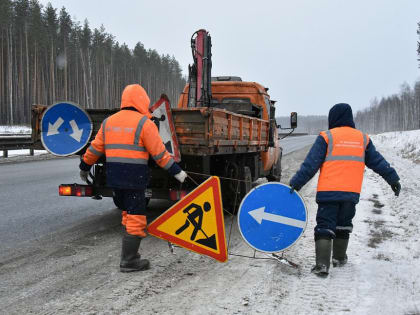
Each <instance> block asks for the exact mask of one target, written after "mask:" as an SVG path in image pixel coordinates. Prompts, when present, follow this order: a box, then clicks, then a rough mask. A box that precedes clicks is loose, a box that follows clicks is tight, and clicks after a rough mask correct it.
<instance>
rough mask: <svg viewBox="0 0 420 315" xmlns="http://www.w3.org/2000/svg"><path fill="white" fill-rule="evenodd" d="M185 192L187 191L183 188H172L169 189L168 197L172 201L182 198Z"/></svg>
mask: <svg viewBox="0 0 420 315" xmlns="http://www.w3.org/2000/svg"><path fill="white" fill-rule="evenodd" d="M187 194H188V192H187V191H185V190H174V189H171V190H169V198H170V199H171V200H172V201H177V200H180V199H182V198H184V197H185V196H186V195H187Z"/></svg>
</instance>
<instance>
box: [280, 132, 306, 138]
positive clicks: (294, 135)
mask: <svg viewBox="0 0 420 315" xmlns="http://www.w3.org/2000/svg"><path fill="white" fill-rule="evenodd" d="M287 134H289V133H288V132H286V133H279V137H281V136H285V135H287ZM307 135H309V134H308V133H307V132H293V133H291V134H290V135H289V136H288V137H299V136H307Z"/></svg>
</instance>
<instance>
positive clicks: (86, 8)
mask: <svg viewBox="0 0 420 315" xmlns="http://www.w3.org/2000/svg"><path fill="white" fill-rule="evenodd" d="M40 2H41V3H43V4H46V3H48V2H51V3H52V5H53V6H54V7H57V8H61V7H62V6H65V7H66V9H67V11H68V12H69V14H70V15H71V16H72V17H74V18H76V19H77V20H79V21H81V22H83V20H84V19H85V18H87V19H88V20H89V22H90V25H91V27H92V28H94V27H100V25H101V24H103V25H104V26H105V28H106V30H107V32H109V33H112V34H113V35H114V36H115V38H116V40H118V41H119V42H120V43H122V42H125V43H127V44H128V46H129V47H130V48H134V45H135V44H136V43H137V42H138V41H140V42H142V43H143V44H144V46H145V47H146V48H153V49H156V50H157V51H158V52H159V53H160V54H169V55H174V56H175V58H176V59H177V60H178V61H179V62H180V64H181V66H182V69H183V71H184V74H187V67H188V64H189V63H191V61H192V58H191V50H190V38H191V35H192V33H194V31H196V30H197V29H200V28H205V29H207V30H208V31H209V32H210V34H211V36H212V41H213V49H212V53H213V70H212V74H213V76H215V75H237V76H240V77H242V79H243V80H247V81H256V82H259V83H261V84H263V85H264V86H267V87H269V89H270V90H269V93H270V95H271V98H272V99H275V100H277V101H278V103H277V113H276V116H280V115H288V114H289V113H290V112H291V111H297V112H298V113H299V114H302V115H309V114H314V115H323V114H327V113H328V110H329V108H330V107H331V106H332V105H334V104H335V103H337V102H347V103H349V104H350V105H352V107H353V110H354V111H355V112H356V111H357V110H359V109H363V108H365V107H367V106H369V104H370V101H371V99H373V98H374V97H375V96H376V97H378V98H380V97H381V96H387V95H390V94H392V93H397V92H398V91H399V89H400V85H401V84H402V83H403V82H408V83H409V84H410V85H411V84H412V83H413V82H414V81H415V80H417V79H419V77H420V76H419V74H420V72H419V69H418V63H417V54H416V48H417V46H416V45H417V39H418V36H417V34H416V30H417V22H420V0H399V1H396V0H352V1H348V0H288V1H284V0H278V1H275V0H273V1H263V0H259V1H255V0H254V1H248V0H242V1H228V0H224V1H221V0H212V1H189V0H188V1H183V0H178V1H164V0H161V1H152V0H149V1H143V0H137V1H129V0H119V1H111V0H67V1H64V0H52V1H40Z"/></svg>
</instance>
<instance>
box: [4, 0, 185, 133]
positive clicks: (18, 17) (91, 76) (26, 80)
mask: <svg viewBox="0 0 420 315" xmlns="http://www.w3.org/2000/svg"><path fill="white" fill-rule="evenodd" d="M131 83H140V84H141V85H142V86H143V87H144V88H145V89H146V91H147V92H148V94H149V96H150V99H151V101H152V102H153V101H156V100H157V99H158V98H159V96H160V94H161V93H165V94H167V95H168V97H169V99H170V101H171V103H174V102H177V100H178V95H179V93H180V92H181V90H182V88H183V87H184V85H185V78H184V77H183V76H182V72H181V68H180V65H179V63H178V61H177V60H176V59H175V58H174V57H173V56H172V57H171V56H169V55H164V54H163V55H160V54H159V53H158V52H157V51H156V50H154V49H146V48H145V47H144V45H143V44H142V43H141V42H138V43H137V44H136V46H135V47H134V49H131V48H129V47H128V46H127V45H126V44H120V43H119V42H118V41H117V40H116V38H114V36H113V35H112V34H110V33H108V32H106V31H105V28H104V27H103V26H102V27H100V28H99V29H97V28H95V29H91V28H90V27H89V22H88V20H85V21H84V23H80V22H78V21H73V20H72V19H71V17H70V14H69V13H68V12H67V11H66V9H65V8H64V7H63V8H61V9H60V10H58V9H56V8H54V7H52V5H51V4H48V5H46V6H45V7H44V6H42V5H41V4H40V3H39V2H38V1H37V0H0V125H29V124H30V117H31V112H30V111H31V106H32V105H34V104H42V105H50V104H53V103H55V102H58V101H62V100H67V101H72V102H75V103H77V104H79V105H81V106H82V107H84V108H116V107H119V104H120V99H121V93H122V90H123V88H124V87H125V86H126V85H127V84H131Z"/></svg>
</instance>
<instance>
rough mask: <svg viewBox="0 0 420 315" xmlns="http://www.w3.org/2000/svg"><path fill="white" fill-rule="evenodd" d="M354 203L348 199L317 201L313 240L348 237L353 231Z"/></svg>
mask: <svg viewBox="0 0 420 315" xmlns="http://www.w3.org/2000/svg"><path fill="white" fill-rule="evenodd" d="M355 214H356V204H355V203H353V202H350V201H338V202H319V203H318V212H317V214H316V226H315V240H318V239H320V238H328V239H332V238H342V239H348V238H349V233H351V232H352V231H353V223H352V220H353V218H354V215H355Z"/></svg>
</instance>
